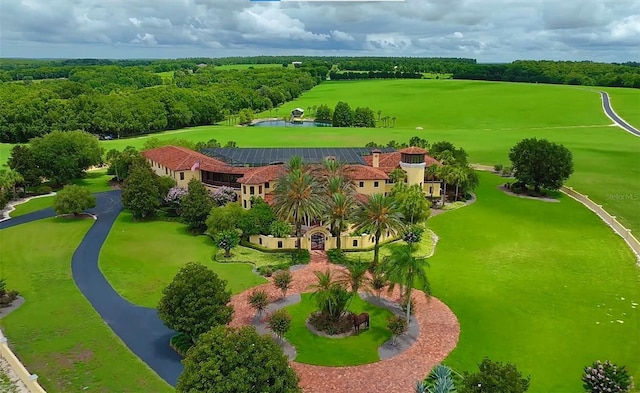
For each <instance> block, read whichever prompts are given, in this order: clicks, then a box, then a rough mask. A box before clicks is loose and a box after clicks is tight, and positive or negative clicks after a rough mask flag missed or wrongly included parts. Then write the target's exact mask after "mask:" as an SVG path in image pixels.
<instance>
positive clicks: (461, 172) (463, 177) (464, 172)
mask: <svg viewBox="0 0 640 393" xmlns="http://www.w3.org/2000/svg"><path fill="white" fill-rule="evenodd" d="M451 176H452V178H453V179H454V182H455V183H456V197H455V200H456V201H457V200H458V190H459V189H460V184H464V183H466V182H467V178H468V177H469V172H468V169H467V168H465V167H463V166H460V165H458V166H456V167H454V168H453V169H452V171H451Z"/></svg>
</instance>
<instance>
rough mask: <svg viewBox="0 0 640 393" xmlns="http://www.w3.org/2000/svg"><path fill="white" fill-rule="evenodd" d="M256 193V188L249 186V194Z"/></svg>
mask: <svg viewBox="0 0 640 393" xmlns="http://www.w3.org/2000/svg"><path fill="white" fill-rule="evenodd" d="M255 193H256V188H255V187H254V186H251V187H249V194H250V195H254V194H255Z"/></svg>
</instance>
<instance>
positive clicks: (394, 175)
mask: <svg viewBox="0 0 640 393" xmlns="http://www.w3.org/2000/svg"><path fill="white" fill-rule="evenodd" d="M389 178H390V179H391V181H392V182H394V183H395V184H399V183H402V182H404V179H406V178H407V172H405V171H403V170H402V169H400V168H396V169H394V170H393V171H391V173H389Z"/></svg>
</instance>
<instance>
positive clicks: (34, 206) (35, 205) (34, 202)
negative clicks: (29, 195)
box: [9, 195, 54, 217]
mask: <svg viewBox="0 0 640 393" xmlns="http://www.w3.org/2000/svg"><path fill="white" fill-rule="evenodd" d="M53 198H54V196H53V195H52V196H46V197H41V198H34V199H31V200H29V201H28V202H25V203H21V204H19V205H16V206H15V210H14V211H12V212H11V213H9V217H18V216H23V215H25V214H27V213H32V212H35V211H38V210H42V209H46V208H48V207H51V206H53Z"/></svg>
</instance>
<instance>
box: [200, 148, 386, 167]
mask: <svg viewBox="0 0 640 393" xmlns="http://www.w3.org/2000/svg"><path fill="white" fill-rule="evenodd" d="M372 150H375V148H370V147H255V148H254V147H246V148H237V147H236V148H223V147H219V148H209V149H202V150H201V151H200V152H201V153H202V154H204V155H207V156H209V157H213V158H216V159H218V160H220V161H224V162H226V163H227V164H229V165H233V166H250V167H254V166H264V165H270V164H277V163H286V162H287V161H289V158H291V157H293V156H300V157H302V160H303V161H304V162H307V163H317V162H321V161H322V160H323V159H325V158H326V157H330V156H331V157H335V158H336V160H338V161H341V162H344V163H346V164H365V161H364V159H363V158H362V156H367V155H370V154H371V151H372ZM378 150H380V151H382V152H383V153H390V152H394V151H395V149H393V148H391V147H382V148H379V149H378Z"/></svg>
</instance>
